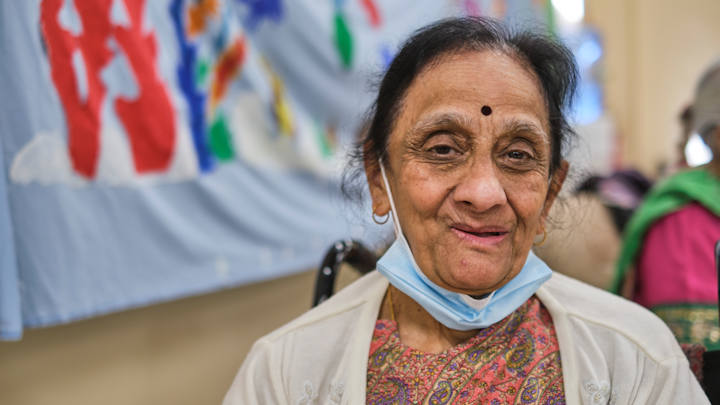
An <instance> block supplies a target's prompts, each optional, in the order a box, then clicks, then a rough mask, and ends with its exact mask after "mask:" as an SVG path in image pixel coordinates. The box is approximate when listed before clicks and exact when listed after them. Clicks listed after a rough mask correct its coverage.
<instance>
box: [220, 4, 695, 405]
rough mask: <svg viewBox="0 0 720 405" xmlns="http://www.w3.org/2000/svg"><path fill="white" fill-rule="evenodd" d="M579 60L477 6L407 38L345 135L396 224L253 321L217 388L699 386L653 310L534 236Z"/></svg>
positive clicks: (539, 399) (543, 394)
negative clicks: (251, 339) (382, 247)
mask: <svg viewBox="0 0 720 405" xmlns="http://www.w3.org/2000/svg"><path fill="white" fill-rule="evenodd" d="M575 71H576V70H575V65H574V62H573V59H572V56H571V55H570V54H569V53H568V51H567V49H566V48H564V47H563V46H561V45H558V44H556V43H554V42H553V41H551V40H549V39H547V38H545V37H543V36H538V35H535V34H527V33H521V34H511V33H509V32H508V31H507V30H506V29H505V28H504V27H503V26H501V25H499V24H498V23H495V22H492V21H489V20H485V19H481V18H462V19H451V20H444V21H441V22H439V23H436V24H434V25H432V26H429V27H427V28H425V29H422V30H420V31H419V32H417V33H416V34H415V35H414V36H413V37H412V38H410V39H409V40H408V41H407V42H406V43H405V44H404V46H403V47H402V49H401V50H400V52H399V53H398V55H397V56H396V57H395V59H394V61H393V63H392V64H391V66H390V67H389V69H388V71H387V72H386V74H385V77H384V79H383V81H382V83H381V86H380V89H379V94H378V97H377V100H376V103H375V107H374V109H373V111H372V115H371V123H370V126H369V129H368V131H367V134H366V136H365V138H364V139H363V140H362V142H361V144H360V151H359V153H360V156H361V157H362V160H363V163H364V168H365V174H366V176H367V180H368V184H369V187H370V194H371V197H372V201H373V217H374V218H375V220H376V221H377V222H384V221H386V220H387V219H388V218H389V217H390V216H392V219H393V222H394V224H395V232H396V236H397V239H396V241H395V242H394V243H393V245H392V246H391V247H390V248H389V249H388V251H387V252H386V253H385V255H383V256H382V257H381V258H380V260H379V261H378V263H377V268H378V271H377V272H373V273H370V274H369V275H367V276H365V277H363V278H361V279H360V280H358V281H356V282H355V283H353V284H352V285H350V286H348V287H346V288H345V289H343V290H342V291H340V292H339V293H338V294H336V295H335V296H333V297H332V298H330V299H329V300H327V301H326V302H324V303H323V304H321V305H320V306H318V307H316V308H315V309H313V310H311V311H310V312H308V313H306V314H305V315H303V316H301V317H300V318H298V319H296V320H294V321H292V322H290V323H289V324H287V325H285V326H284V327H282V328H280V329H278V330H276V331H275V332H273V333H271V334H269V335H267V336H265V337H263V338H261V339H260V340H259V341H258V342H257V343H256V344H255V345H254V347H253V349H252V350H251V352H250V353H249V354H248V356H247V358H246V360H245V362H244V364H243V365H242V367H241V369H240V371H239V373H238V375H237V377H236V379H235V381H234V383H233V385H232V387H231V389H230V391H229V392H228V394H227V396H226V398H225V404H362V403H368V404H420V403H422V404H505V403H543V404H545V403H571V404H579V403H584V404H600V403H602V404H606V403H617V404H677V403H681V402H682V403H692V404H701V403H708V402H707V399H706V397H705V396H704V394H703V392H702V389H701V388H700V386H699V384H698V382H697V381H696V380H695V377H694V376H693V375H692V374H691V372H690V369H689V367H688V363H687V360H686V359H685V357H684V355H683V353H682V351H681V350H680V348H679V347H678V344H677V343H676V342H675V340H674V338H673V336H672V334H671V333H670V332H669V330H668V329H667V327H666V326H665V325H664V324H663V323H662V322H661V321H660V320H658V319H657V318H656V317H654V316H653V315H652V314H650V313H649V312H647V311H646V310H644V309H642V308H640V307H639V306H637V305H635V304H632V303H630V302H628V301H625V300H623V299H622V298H619V297H616V296H613V295H610V294H608V293H605V292H603V291H601V290H599V289H595V288H593V287H590V286H587V285H585V284H582V283H580V282H578V281H574V280H572V279H569V278H567V277H563V276H561V275H559V274H553V273H552V272H551V270H550V269H549V268H548V267H547V266H546V265H545V264H544V263H543V262H542V261H540V260H539V259H538V258H537V257H535V256H534V255H533V253H532V252H531V250H530V249H531V247H532V245H533V243H534V240H535V239H536V238H537V239H540V238H542V237H543V235H544V227H545V221H546V217H547V213H548V210H549V209H550V206H551V205H552V203H553V201H554V200H555V198H556V196H557V194H558V192H559V190H560V187H561V185H562V183H563V180H564V177H565V174H566V173H567V170H568V164H567V163H566V162H565V161H564V160H563V158H562V153H561V152H562V145H563V144H564V143H565V142H566V139H565V138H566V137H567V136H568V135H569V134H570V133H571V130H570V128H569V127H568V125H567V123H566V121H565V117H564V115H563V108H564V106H565V104H566V102H567V101H568V99H569V97H570V94H571V92H572V91H573V89H574V86H575V77H576V73H575Z"/></svg>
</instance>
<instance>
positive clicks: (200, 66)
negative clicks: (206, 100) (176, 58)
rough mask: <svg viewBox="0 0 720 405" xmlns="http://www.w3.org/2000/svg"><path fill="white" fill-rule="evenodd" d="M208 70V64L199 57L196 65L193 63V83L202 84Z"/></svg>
mask: <svg viewBox="0 0 720 405" xmlns="http://www.w3.org/2000/svg"><path fill="white" fill-rule="evenodd" d="M209 72H210V64H209V63H208V62H207V61H206V60H204V59H201V60H200V61H199V62H198V63H197V64H196V65H195V84H198V85H200V84H202V83H205V80H206V79H207V75H208V73H209Z"/></svg>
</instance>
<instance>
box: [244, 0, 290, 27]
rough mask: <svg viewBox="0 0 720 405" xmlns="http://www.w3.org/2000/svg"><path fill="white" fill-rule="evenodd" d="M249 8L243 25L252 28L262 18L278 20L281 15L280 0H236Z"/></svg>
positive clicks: (281, 6)
mask: <svg viewBox="0 0 720 405" xmlns="http://www.w3.org/2000/svg"><path fill="white" fill-rule="evenodd" d="M237 2H238V3H242V4H245V5H246V6H247V7H248V8H249V14H248V15H247V18H246V19H245V27H246V28H247V29H249V30H254V29H255V28H257V26H258V25H259V24H260V23H261V22H262V20H263V19H268V20H274V21H275V22H279V21H280V20H281V19H282V17H283V5H282V0H237Z"/></svg>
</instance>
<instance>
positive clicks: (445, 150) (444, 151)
mask: <svg viewBox="0 0 720 405" xmlns="http://www.w3.org/2000/svg"><path fill="white" fill-rule="evenodd" d="M430 151H431V152H433V153H436V154H438V155H449V154H450V153H452V152H453V148H452V147H451V146H449V145H436V146H433V147H432V148H430Z"/></svg>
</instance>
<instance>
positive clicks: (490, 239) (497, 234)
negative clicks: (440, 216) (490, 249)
mask: <svg viewBox="0 0 720 405" xmlns="http://www.w3.org/2000/svg"><path fill="white" fill-rule="evenodd" d="M451 229H452V231H453V233H454V234H455V235H456V236H458V237H459V238H460V239H461V240H464V241H467V242H470V243H473V244H482V245H485V244H491V245H495V244H498V243H500V242H502V241H503V240H505V236H507V235H508V234H509V233H510V232H508V231H506V230H498V229H492V230H482V229H472V228H468V227H463V226H459V227H458V226H453V227H451Z"/></svg>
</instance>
